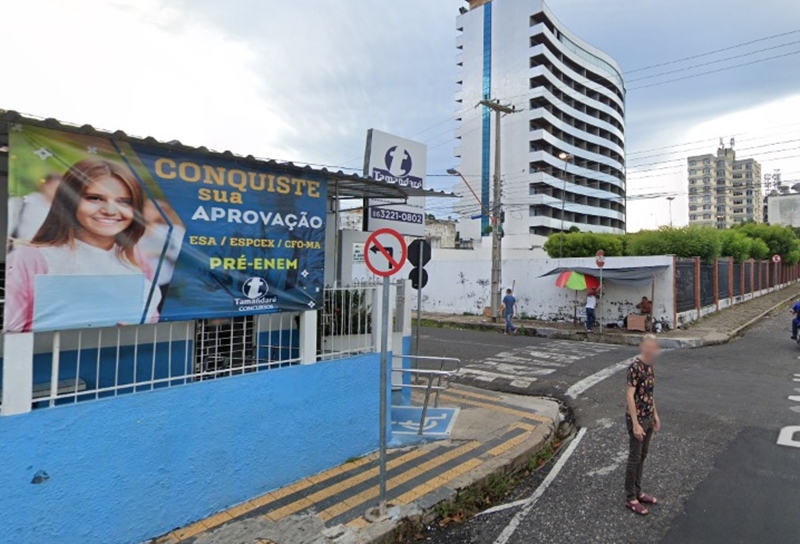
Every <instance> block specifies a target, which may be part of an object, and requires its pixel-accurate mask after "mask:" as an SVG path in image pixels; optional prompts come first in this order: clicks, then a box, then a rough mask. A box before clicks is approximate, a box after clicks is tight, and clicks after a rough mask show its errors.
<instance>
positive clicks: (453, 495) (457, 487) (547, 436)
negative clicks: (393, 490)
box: [337, 403, 561, 544]
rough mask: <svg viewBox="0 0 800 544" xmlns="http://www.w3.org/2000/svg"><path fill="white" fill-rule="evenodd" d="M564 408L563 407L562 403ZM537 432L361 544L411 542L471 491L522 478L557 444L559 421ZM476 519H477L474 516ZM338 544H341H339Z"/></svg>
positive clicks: (366, 535)
mask: <svg viewBox="0 0 800 544" xmlns="http://www.w3.org/2000/svg"><path fill="white" fill-rule="evenodd" d="M559 404H561V403H559ZM537 431H540V432H537V433H536V434H535V435H534V436H532V437H531V438H530V439H529V440H527V441H526V442H525V443H523V444H520V445H519V446H517V447H516V448H515V449H514V451H513V453H512V454H511V455H510V456H508V457H505V458H497V459H495V460H494V461H495V462H487V463H485V464H484V465H482V466H481V467H479V468H478V469H476V470H473V471H470V472H469V473H467V474H465V475H464V476H462V477H461V478H459V479H458V480H455V481H454V482H453V486H452V487H448V488H442V491H443V492H442V493H439V494H437V495H436V496H435V498H434V500H428V501H424V502H417V503H415V504H414V505H413V509H412V510H409V509H406V510H405V511H402V510H398V511H397V513H396V514H395V515H391V514H392V513H391V511H390V512H389V515H390V519H389V520H385V521H380V522H377V523H373V524H372V525H371V526H369V527H367V528H365V529H364V530H363V531H362V533H361V535H360V537H361V538H362V539H363V540H359V541H358V542H359V544H361V543H362V542H363V543H365V544H396V543H398V542H407V541H408V539H407V538H406V537H407V536H408V535H409V534H417V533H419V529H420V526H421V525H422V526H424V525H430V524H432V523H433V522H435V521H436V520H437V519H439V518H440V515H439V512H438V510H439V509H440V508H441V507H442V506H445V505H448V504H454V503H455V502H456V500H457V499H458V498H459V496H460V495H462V494H465V493H468V492H469V491H470V490H473V489H474V490H477V489H480V488H481V486H482V485H483V484H485V483H486V482H488V481H489V480H490V479H491V478H492V477H495V476H498V475H502V476H509V477H513V476H516V475H519V474H521V473H522V472H523V471H524V470H526V469H527V467H528V461H529V460H530V459H531V457H532V456H534V455H536V454H538V453H539V452H540V451H542V450H543V449H545V448H546V447H547V446H548V445H550V444H552V443H553V442H555V440H556V438H557V436H558V434H559V426H558V421H551V422H550V424H548V425H546V426H542V427H540V428H539V429H537ZM470 517H474V516H470ZM337 544H338V543H337Z"/></svg>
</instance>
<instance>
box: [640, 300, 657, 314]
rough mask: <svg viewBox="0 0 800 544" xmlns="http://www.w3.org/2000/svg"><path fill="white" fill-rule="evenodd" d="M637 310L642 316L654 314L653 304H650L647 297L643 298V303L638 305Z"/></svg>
mask: <svg viewBox="0 0 800 544" xmlns="http://www.w3.org/2000/svg"><path fill="white" fill-rule="evenodd" d="M636 309H637V310H639V311H640V312H641V313H642V315H651V314H652V313H653V303H652V302H650V301H649V300H648V299H647V297H642V301H641V302H640V303H639V304H637V305H636Z"/></svg>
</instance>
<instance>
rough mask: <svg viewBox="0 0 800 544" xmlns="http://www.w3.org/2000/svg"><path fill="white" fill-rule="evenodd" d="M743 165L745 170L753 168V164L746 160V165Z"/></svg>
mask: <svg viewBox="0 0 800 544" xmlns="http://www.w3.org/2000/svg"><path fill="white" fill-rule="evenodd" d="M744 167H745V168H746V169H747V170H751V169H752V168H753V165H752V164H750V163H749V162H748V163H747V164H746V165H744Z"/></svg>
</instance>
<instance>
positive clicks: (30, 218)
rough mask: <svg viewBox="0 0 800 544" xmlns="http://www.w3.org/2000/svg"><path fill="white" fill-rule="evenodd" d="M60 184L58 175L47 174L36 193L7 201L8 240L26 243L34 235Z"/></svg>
mask: <svg viewBox="0 0 800 544" xmlns="http://www.w3.org/2000/svg"><path fill="white" fill-rule="evenodd" d="M60 182H61V175H60V174H48V175H46V176H45V177H44V179H42V180H41V181H40V182H39V188H38V190H37V191H34V192H32V193H29V194H27V195H25V196H24V197H20V196H12V197H11V198H9V199H8V210H9V221H8V224H9V225H10V227H11V228H10V230H9V238H10V239H11V241H12V243H13V242H14V241H19V242H28V241H30V240H31V239H32V238H33V237H34V236H35V235H36V233H37V232H38V230H39V228H41V226H42V223H44V220H45V218H46V217H47V214H48V213H49V212H50V205H51V204H52V202H53V197H54V196H55V194H56V189H58V184H59V183H60Z"/></svg>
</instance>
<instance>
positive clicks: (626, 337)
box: [423, 283, 800, 348]
mask: <svg viewBox="0 0 800 544" xmlns="http://www.w3.org/2000/svg"><path fill="white" fill-rule="evenodd" d="M798 299H800V283H798V284H795V285H791V286H789V287H786V288H784V289H781V290H778V291H774V292H772V293H769V294H766V295H763V296H760V297H757V298H754V299H751V300H749V301H747V302H743V303H741V304H737V305H735V306H732V307H730V308H725V309H724V310H720V311H718V312H714V313H712V314H709V315H707V316H705V317H703V318H702V319H700V320H699V321H695V322H693V323H691V324H689V325H688V326H686V327H684V328H682V329H676V330H671V331H669V332H666V333H663V334H660V335H659V338H661V342H662V345H663V346H664V347H667V348H695V347H700V346H710V345H715V344H723V343H725V342H728V341H729V340H730V339H731V338H733V337H735V336H737V335H739V334H741V333H742V332H743V331H744V330H746V329H747V328H748V327H750V326H751V325H753V324H755V323H756V322H757V321H758V320H759V319H761V318H763V317H764V316H766V315H767V314H769V313H770V312H772V311H773V310H776V309H778V308H780V307H781V306H784V305H787V304H789V302H791V301H794V300H798ZM423 318H424V319H425V320H427V321H428V324H429V326H439V327H455V328H463V329H477V330H486V331H497V332H501V331H502V330H503V329H504V327H505V324H504V323H493V322H492V321H491V320H490V319H488V318H485V317H482V316H465V315H449V314H439V313H425V314H424V315H423ZM786 321H787V325H786V326H787V331H788V326H789V325H788V322H789V319H788V317H787V320H786ZM514 323H515V325H516V326H517V327H519V328H520V329H521V331H520V332H521V334H524V335H529V336H540V337H544V338H558V339H566V340H581V341H590V342H603V343H609V344H625V345H635V344H637V343H638V342H639V338H640V337H641V335H642V333H640V332H635V331H626V330H621V329H604V330H603V332H602V333H600V332H598V331H597V329H596V330H595V332H594V333H592V334H587V333H586V332H585V331H584V330H583V328H582V327H580V326H576V325H575V324H573V323H556V322H549V321H536V320H528V319H520V320H515V322H514Z"/></svg>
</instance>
